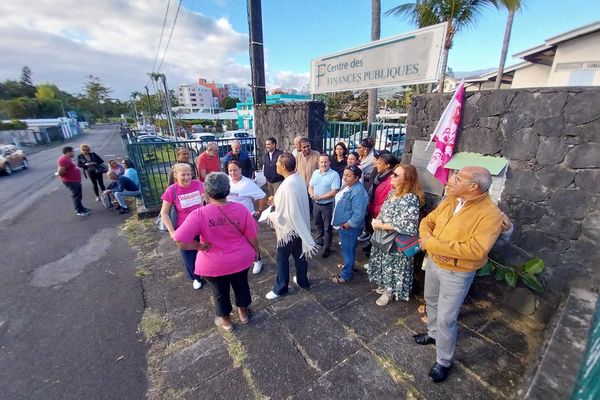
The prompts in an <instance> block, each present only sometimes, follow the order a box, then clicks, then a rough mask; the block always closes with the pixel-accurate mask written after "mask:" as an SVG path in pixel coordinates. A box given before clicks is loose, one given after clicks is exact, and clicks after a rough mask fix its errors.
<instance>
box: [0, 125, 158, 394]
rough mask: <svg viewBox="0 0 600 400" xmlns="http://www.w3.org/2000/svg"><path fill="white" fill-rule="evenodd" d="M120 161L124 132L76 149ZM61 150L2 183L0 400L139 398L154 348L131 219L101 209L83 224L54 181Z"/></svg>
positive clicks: (105, 133)
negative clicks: (126, 227)
mask: <svg viewBox="0 0 600 400" xmlns="http://www.w3.org/2000/svg"><path fill="white" fill-rule="evenodd" d="M81 143H88V144H89V145H90V146H91V148H92V151H95V152H96V153H98V154H99V155H100V156H101V157H102V158H104V159H105V160H108V158H112V157H115V156H117V157H121V156H122V155H123V152H124V151H123V148H122V145H121V141H120V137H119V132H118V126H104V127H99V128H97V129H93V130H92V131H91V132H90V133H89V134H85V135H83V136H82V137H80V138H77V139H75V140H73V141H71V142H69V143H68V145H70V146H73V147H75V148H78V147H79V145H80V144H81ZM60 153H61V146H58V147H55V148H50V149H47V150H44V151H41V152H38V153H35V154H32V155H31V156H30V157H29V164H30V169H28V170H24V171H15V172H14V173H13V174H12V176H2V177H0V204H2V208H1V209H0V243H1V247H0V248H1V250H0V260H1V262H0V270H1V271H2V273H1V274H0V398H2V399H11V400H12V399H28V400H29V399H141V398H144V396H145V392H146V385H147V383H146V377H145V372H146V358H145V357H146V345H145V343H144V340H143V338H142V336H141V334H140V333H139V332H138V331H137V326H138V324H139V321H140V318H141V315H142V313H143V311H144V302H143V296H142V287H141V283H140V280H139V278H137V277H135V275H134V274H135V270H134V265H133V260H134V258H135V254H134V253H133V251H132V250H131V248H130V247H129V245H128V243H127V240H126V238H125V237H123V236H122V235H121V234H120V231H119V229H118V226H119V225H120V224H121V223H122V222H123V221H124V220H125V219H126V218H127V216H124V215H120V214H118V213H115V212H110V211H109V210H106V209H104V208H103V207H102V205H101V204H100V203H98V202H95V201H94V198H95V196H94V193H93V191H92V188H91V184H90V183H89V181H87V180H84V182H83V184H84V196H83V203H84V205H85V206H86V207H88V208H91V209H92V210H93V212H92V215H91V216H89V217H83V218H82V217H78V216H76V215H75V212H74V209H73V206H72V203H71V199H70V193H69V191H68V190H67V189H66V188H65V187H64V186H63V185H62V184H61V183H60V181H59V180H58V179H57V178H56V177H55V176H54V172H55V171H56V159H57V157H58V156H59V155H60Z"/></svg>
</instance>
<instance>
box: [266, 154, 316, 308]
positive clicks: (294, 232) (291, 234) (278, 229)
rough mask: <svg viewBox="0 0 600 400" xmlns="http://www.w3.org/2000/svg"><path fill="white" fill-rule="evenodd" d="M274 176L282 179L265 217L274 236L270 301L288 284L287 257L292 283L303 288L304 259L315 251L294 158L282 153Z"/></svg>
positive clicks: (306, 283) (303, 187)
mask: <svg viewBox="0 0 600 400" xmlns="http://www.w3.org/2000/svg"><path fill="white" fill-rule="evenodd" d="M276 165H277V173H278V174H279V175H281V176H283V177H284V180H283V182H281V185H280V186H279V188H278V189H277V192H276V193H275V197H274V198H273V205H274V206H275V209H274V210H273V211H272V212H271V213H270V214H269V220H268V221H269V224H271V226H272V227H273V228H274V229H275V236H276V237H277V279H276V280H275V285H274V286H273V290H271V291H270V292H269V293H267V295H266V297H267V299H269V300H273V299H276V298H278V297H279V296H282V295H284V294H286V293H287V291H288V285H289V281H290V255H291V256H293V257H294V264H295V266H296V276H295V277H294V282H296V284H297V285H298V286H300V287H301V288H304V289H308V288H309V287H310V282H309V281H308V262H307V258H308V257H310V256H312V255H313V253H315V252H316V251H317V248H318V246H317V244H316V243H315V241H314V240H313V238H312V235H311V232H310V214H309V211H308V197H307V196H306V184H305V182H304V180H303V179H302V177H300V175H298V174H297V173H296V159H295V158H294V156H293V155H292V154H290V153H283V154H282V155H280V156H279V159H278V160H277V164H276Z"/></svg>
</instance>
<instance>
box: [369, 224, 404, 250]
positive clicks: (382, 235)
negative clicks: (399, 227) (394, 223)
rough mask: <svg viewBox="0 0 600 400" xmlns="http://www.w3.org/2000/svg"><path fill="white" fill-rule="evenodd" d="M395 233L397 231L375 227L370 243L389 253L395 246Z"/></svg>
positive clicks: (396, 233)
mask: <svg viewBox="0 0 600 400" xmlns="http://www.w3.org/2000/svg"><path fill="white" fill-rule="evenodd" d="M397 235H398V232H396V231H386V230H384V229H375V230H374V231H373V234H372V235H371V244H372V245H373V246H375V247H377V248H378V249H379V250H382V251H385V252H386V253H389V252H390V251H392V250H393V249H394V248H395V239H396V236H397Z"/></svg>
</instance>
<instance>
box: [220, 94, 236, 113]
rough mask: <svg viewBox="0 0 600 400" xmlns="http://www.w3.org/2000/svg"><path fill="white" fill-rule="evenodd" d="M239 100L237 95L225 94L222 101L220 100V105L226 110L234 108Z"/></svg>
mask: <svg viewBox="0 0 600 400" xmlns="http://www.w3.org/2000/svg"><path fill="white" fill-rule="evenodd" d="M239 102H240V99H238V98H237V97H229V96H227V97H225V98H224V99H223V101H221V107H223V108H224V109H226V110H229V109H230V108H235V105H236V104H237V103H239Z"/></svg>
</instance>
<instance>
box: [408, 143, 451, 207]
mask: <svg viewBox="0 0 600 400" xmlns="http://www.w3.org/2000/svg"><path fill="white" fill-rule="evenodd" d="M428 143H429V141H427V140H415V141H414V143H413V148H412V156H411V159H410V163H411V164H412V165H414V166H415V168H416V169H417V173H418V174H419V183H421V188H423V191H424V192H426V193H431V194H435V195H438V196H441V195H442V194H443V193H444V187H443V186H442V184H441V183H440V182H439V181H438V180H437V179H435V177H434V176H433V175H432V174H431V172H429V171H427V164H429V160H431V156H432V155H433V151H434V150H435V143H434V144H433V145H432V146H429V148H428V149H427V151H425V148H426V147H427V144H428Z"/></svg>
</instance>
